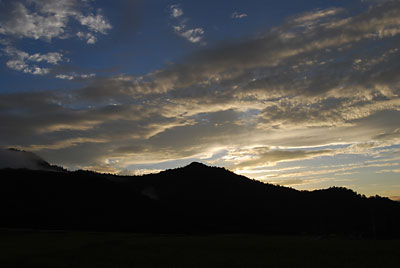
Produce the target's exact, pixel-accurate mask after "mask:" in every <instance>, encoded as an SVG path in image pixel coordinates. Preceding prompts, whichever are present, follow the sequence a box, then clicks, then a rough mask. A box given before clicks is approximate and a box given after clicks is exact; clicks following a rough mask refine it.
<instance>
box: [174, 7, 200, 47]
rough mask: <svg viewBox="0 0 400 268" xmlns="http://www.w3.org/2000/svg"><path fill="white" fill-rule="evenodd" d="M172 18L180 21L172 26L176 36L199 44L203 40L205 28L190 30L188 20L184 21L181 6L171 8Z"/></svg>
mask: <svg viewBox="0 0 400 268" xmlns="http://www.w3.org/2000/svg"><path fill="white" fill-rule="evenodd" d="M169 10H170V16H171V18H173V19H177V20H178V24H175V25H173V26H172V29H173V30H174V32H175V33H176V34H178V35H179V36H181V37H183V38H185V39H186V40H188V41H189V42H191V43H199V42H201V41H202V40H203V37H204V36H203V35H204V29H203V28H199V27H197V28H189V27H188V26H187V21H188V19H187V18H184V19H182V16H183V10H182V8H181V7H180V6H179V5H171V6H169Z"/></svg>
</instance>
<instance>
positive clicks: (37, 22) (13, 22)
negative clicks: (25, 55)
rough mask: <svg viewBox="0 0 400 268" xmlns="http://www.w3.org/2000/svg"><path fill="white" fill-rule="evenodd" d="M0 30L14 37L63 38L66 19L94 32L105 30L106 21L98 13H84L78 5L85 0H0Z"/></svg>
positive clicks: (108, 24)
mask: <svg viewBox="0 0 400 268" xmlns="http://www.w3.org/2000/svg"><path fill="white" fill-rule="evenodd" d="M0 5H1V6H2V10H3V11H2V13H1V15H2V16H1V17H0V18H1V19H0V34H3V35H6V36H15V37H18V38H32V39H44V40H47V41H51V40H52V39H54V38H61V39H62V38H67V37H68V35H69V30H70V29H69V25H68V23H69V20H70V19H71V18H72V19H75V20H76V21H78V22H79V23H80V25H82V26H85V27H86V28H87V29H88V30H89V31H91V32H94V33H101V34H106V33H107V30H109V29H111V28H112V26H111V25H110V23H109V22H108V21H107V20H106V19H105V18H104V17H103V16H102V15H101V14H100V13H97V14H92V13H89V14H84V13H82V11H81V8H82V7H83V6H85V5H87V1H79V0H62V1H61V0H53V1H48V0H31V1H22V2H16V1H2V2H1V3H0Z"/></svg>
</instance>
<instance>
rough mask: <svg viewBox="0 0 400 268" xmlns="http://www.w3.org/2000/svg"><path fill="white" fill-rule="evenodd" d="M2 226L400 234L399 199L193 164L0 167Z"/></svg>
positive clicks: (135, 230)
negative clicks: (143, 168) (307, 187)
mask: <svg viewBox="0 0 400 268" xmlns="http://www.w3.org/2000/svg"><path fill="white" fill-rule="evenodd" d="M0 209H1V211H2V221H1V226H2V227H30V228H32V227H33V228H55V229H81V230H113V231H133V232H180V233H181V232H191V233H192V232H194V233H195V232H241V233H247V232H257V233H270V234H271V233H273V234H304V233H306V234H340V235H354V236H398V235H399V230H398V226H400V213H399V212H400V205H399V204H398V203H397V202H393V201H391V200H389V199H387V198H381V197H373V198H366V197H364V196H360V195H358V194H356V193H355V192H353V191H351V190H349V189H345V188H330V189H326V190H318V191H312V192H308V191H297V190H294V189H291V188H286V187H281V186H276V185H271V184H264V183H261V182H259V181H255V180H250V179H248V178H246V177H244V176H239V175H236V174H234V173H232V172H230V171H227V170H225V169H223V168H216V167H208V166H206V165H203V164H201V163H192V164H190V165H188V166H186V167H183V168H177V169H172V170H167V171H164V172H161V173H159V174H150V175H144V176H115V175H106V174H98V173H94V172H90V171H75V172H67V171H63V172H50V171H43V170H27V169H2V170H0Z"/></svg>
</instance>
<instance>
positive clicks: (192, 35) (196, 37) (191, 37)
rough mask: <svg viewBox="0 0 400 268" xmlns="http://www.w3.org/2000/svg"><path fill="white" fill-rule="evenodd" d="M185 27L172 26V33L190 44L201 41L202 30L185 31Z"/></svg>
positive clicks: (182, 25)
mask: <svg viewBox="0 0 400 268" xmlns="http://www.w3.org/2000/svg"><path fill="white" fill-rule="evenodd" d="M185 28H186V25H184V24H181V25H180V26H174V31H175V32H176V33H177V34H179V35H180V36H182V37H184V38H185V39H186V40H188V41H189V42H192V43H198V42H200V41H201V40H202V38H203V34H204V30H203V29H202V28H194V29H185Z"/></svg>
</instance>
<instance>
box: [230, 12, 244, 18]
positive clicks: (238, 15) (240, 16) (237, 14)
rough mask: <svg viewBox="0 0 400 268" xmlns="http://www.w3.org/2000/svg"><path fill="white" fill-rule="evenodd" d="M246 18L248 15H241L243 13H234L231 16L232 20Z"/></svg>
mask: <svg viewBox="0 0 400 268" xmlns="http://www.w3.org/2000/svg"><path fill="white" fill-rule="evenodd" d="M245 17H247V14H246V13H241V12H233V13H232V15H231V18H232V19H243V18H245Z"/></svg>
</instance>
